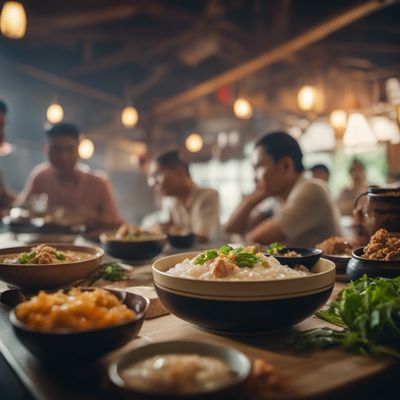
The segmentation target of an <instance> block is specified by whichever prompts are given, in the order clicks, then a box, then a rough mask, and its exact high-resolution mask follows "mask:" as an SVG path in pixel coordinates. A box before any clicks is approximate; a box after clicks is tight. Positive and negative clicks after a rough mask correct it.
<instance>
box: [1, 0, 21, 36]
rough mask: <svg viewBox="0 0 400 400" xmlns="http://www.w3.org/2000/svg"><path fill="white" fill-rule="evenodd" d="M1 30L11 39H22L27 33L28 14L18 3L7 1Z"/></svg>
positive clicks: (4, 6)
mask: <svg viewBox="0 0 400 400" xmlns="http://www.w3.org/2000/svg"><path fill="white" fill-rule="evenodd" d="M0 30H1V33H2V34H3V35H4V36H7V37H8V38H10V39H21V38H23V37H24V36H25V33H26V13H25V9H24V6H23V5H22V4H21V3H18V2H17V1H6V2H5V3H4V5H3V9H2V11H1V17H0Z"/></svg>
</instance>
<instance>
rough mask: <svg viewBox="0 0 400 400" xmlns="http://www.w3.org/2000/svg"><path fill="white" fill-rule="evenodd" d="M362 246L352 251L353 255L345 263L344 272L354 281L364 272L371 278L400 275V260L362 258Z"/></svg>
mask: <svg viewBox="0 0 400 400" xmlns="http://www.w3.org/2000/svg"><path fill="white" fill-rule="evenodd" d="M363 254H364V247H359V248H358V249H355V250H354V251H353V255H352V258H351V260H350V261H349V263H348V264H347V269H346V274H347V276H348V277H349V278H350V279H351V280H353V281H355V280H357V279H358V278H361V277H362V276H363V275H364V274H365V275H368V276H369V277H371V278H376V277H378V276H380V277H383V278H394V277H396V276H399V275H400V260H390V261H385V260H370V259H369V258H364V257H363V256H362V255H363Z"/></svg>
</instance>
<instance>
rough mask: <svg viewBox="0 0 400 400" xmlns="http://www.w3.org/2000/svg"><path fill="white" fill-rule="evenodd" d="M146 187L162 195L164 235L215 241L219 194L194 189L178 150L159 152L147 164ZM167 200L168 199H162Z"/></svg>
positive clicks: (217, 226) (195, 186)
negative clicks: (152, 188)
mask: <svg viewBox="0 0 400 400" xmlns="http://www.w3.org/2000/svg"><path fill="white" fill-rule="evenodd" d="M148 173H149V185H150V186H154V188H155V190H156V192H157V193H159V194H160V195H161V196H163V198H164V200H167V201H163V207H164V212H165V213H166V214H167V215H168V217H167V221H166V222H165V223H164V224H162V229H163V230H164V231H166V232H169V231H171V230H172V231H173V232H175V233H179V231H181V232H193V233H194V234H195V235H196V240H197V241H198V242H206V241H208V240H210V239H214V238H215V237H216V235H217V234H218V232H219V195H218V192H217V191H216V190H214V189H209V188H202V187H199V186H197V185H196V184H195V183H194V182H193V180H192V178H191V176H190V172H189V166H188V164H187V163H186V162H185V161H184V160H183V159H182V158H181V156H180V154H179V151H177V150H172V151H167V152H165V153H162V154H161V155H159V156H158V157H157V158H155V159H154V160H153V161H152V162H151V163H150V165H149V172H148ZM165 198H167V199H165Z"/></svg>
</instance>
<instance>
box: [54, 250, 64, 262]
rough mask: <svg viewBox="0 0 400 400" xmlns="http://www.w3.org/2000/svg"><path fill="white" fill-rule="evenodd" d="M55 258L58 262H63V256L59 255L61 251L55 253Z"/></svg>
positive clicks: (62, 254)
mask: <svg viewBox="0 0 400 400" xmlns="http://www.w3.org/2000/svg"><path fill="white" fill-rule="evenodd" d="M56 258H57V260H60V261H62V260H65V254H64V253H61V251H57V252H56Z"/></svg>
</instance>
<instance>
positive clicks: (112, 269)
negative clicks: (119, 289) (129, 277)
mask: <svg viewBox="0 0 400 400" xmlns="http://www.w3.org/2000/svg"><path fill="white" fill-rule="evenodd" d="M99 272H100V277H101V278H103V279H105V280H107V281H112V282H117V281H122V280H124V279H126V276H125V269H124V268H123V267H122V266H121V265H119V264H118V263H114V264H107V265H104V266H103V267H101V268H100V271H99Z"/></svg>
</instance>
